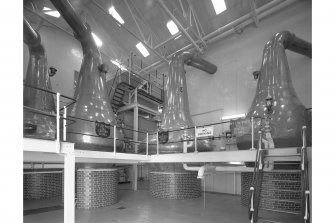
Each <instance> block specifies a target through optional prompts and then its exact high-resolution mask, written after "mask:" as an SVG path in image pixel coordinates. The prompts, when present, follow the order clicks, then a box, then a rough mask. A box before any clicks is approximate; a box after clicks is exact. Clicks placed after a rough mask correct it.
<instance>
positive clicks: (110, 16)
mask: <svg viewBox="0 0 335 223" xmlns="http://www.w3.org/2000/svg"><path fill="white" fill-rule="evenodd" d="M90 2H91V3H92V4H93V5H95V6H96V7H97V8H98V9H99V10H100V11H101V12H102V13H104V14H105V15H107V16H108V17H109V18H111V19H112V20H113V21H114V22H115V23H116V24H117V25H119V26H120V27H122V28H123V29H124V30H126V31H127V32H128V33H129V34H130V35H132V36H133V37H134V38H135V39H137V40H138V41H140V42H142V44H143V45H144V46H145V47H146V48H148V49H149V50H150V51H151V52H153V53H154V54H155V55H156V56H158V57H159V58H160V59H161V60H162V61H164V62H168V60H167V59H166V58H165V57H164V56H162V55H161V54H159V53H158V52H157V51H156V50H154V49H153V48H152V47H151V46H149V45H148V44H147V43H145V42H144V41H143V40H141V38H139V37H138V36H137V35H136V34H135V33H133V32H132V31H131V30H130V29H128V28H127V27H126V26H124V25H123V24H121V23H120V22H119V21H117V20H116V19H115V18H114V17H113V16H112V15H110V14H109V13H108V12H106V11H105V9H104V8H102V7H101V6H100V5H99V4H98V3H97V2H96V1H95V0H92V1H90Z"/></svg>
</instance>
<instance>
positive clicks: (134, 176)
mask: <svg viewBox="0 0 335 223" xmlns="http://www.w3.org/2000/svg"><path fill="white" fill-rule="evenodd" d="M137 178H138V169H137V164H133V179H132V180H133V183H132V189H133V190H134V191H137Z"/></svg>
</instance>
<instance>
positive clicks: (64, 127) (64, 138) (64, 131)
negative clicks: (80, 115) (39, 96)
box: [63, 106, 67, 141]
mask: <svg viewBox="0 0 335 223" xmlns="http://www.w3.org/2000/svg"><path fill="white" fill-rule="evenodd" d="M66 117H67V108H66V106H64V113H63V141H66Z"/></svg>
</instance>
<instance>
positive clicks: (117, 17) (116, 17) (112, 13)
mask: <svg viewBox="0 0 335 223" xmlns="http://www.w3.org/2000/svg"><path fill="white" fill-rule="evenodd" d="M108 12H109V14H110V15H112V16H113V17H114V19H116V20H117V21H118V22H119V23H121V24H123V23H124V20H123V19H122V17H121V16H120V14H119V13H118V12H117V11H116V9H115V7H114V6H112V7H110V8H109V10H108Z"/></svg>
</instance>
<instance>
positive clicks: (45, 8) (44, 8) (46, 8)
mask: <svg viewBox="0 0 335 223" xmlns="http://www.w3.org/2000/svg"><path fill="white" fill-rule="evenodd" d="M42 10H43V11H51V10H52V9H51V8H48V7H43V9H42Z"/></svg>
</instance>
